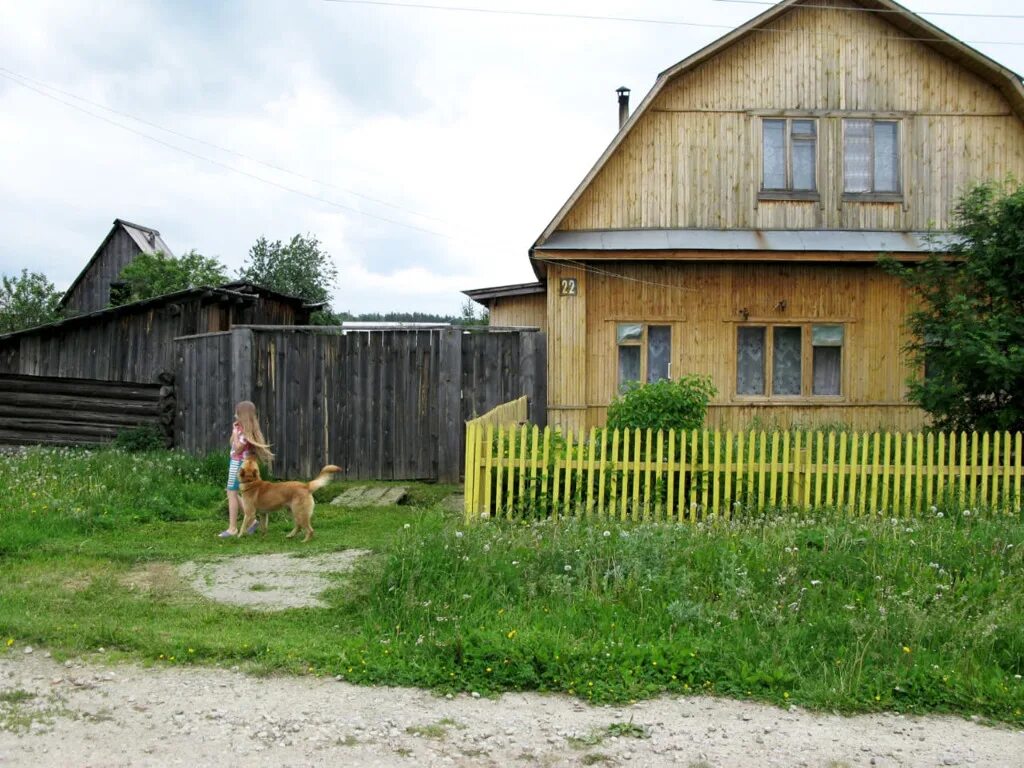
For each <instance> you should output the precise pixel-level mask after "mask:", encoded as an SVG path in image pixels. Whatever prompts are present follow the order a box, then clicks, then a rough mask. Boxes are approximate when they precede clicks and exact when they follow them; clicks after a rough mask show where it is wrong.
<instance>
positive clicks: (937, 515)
mask: <svg viewBox="0 0 1024 768" xmlns="http://www.w3.org/2000/svg"><path fill="white" fill-rule="evenodd" d="M935 516H936V517H945V515H944V514H943V513H942V512H939V513H938V514H936V515H935Z"/></svg>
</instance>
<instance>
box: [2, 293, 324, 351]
mask: <svg viewBox="0 0 1024 768" xmlns="http://www.w3.org/2000/svg"><path fill="white" fill-rule="evenodd" d="M243 289H244V290H243ZM214 296H216V297H222V298H224V299H234V300H236V301H240V302H250V301H254V300H255V298H256V296H267V297H269V298H275V299H278V300H280V301H283V302H286V303H297V304H300V305H302V306H304V307H305V306H308V305H306V303H305V302H304V301H303V300H302V299H300V298H298V297H295V296H288V295H286V294H283V293H278V292H277V291H272V290H270V289H269V288H263V287H262V286H255V285H252V284H250V283H228V284H227V285H224V286H220V287H217V288H214V287H211V286H205V285H201V286H196V287H194V288H186V289H184V290H182V291H175V292H174V293H165V294H164V295H162V296H154V297H152V298H150V299H143V300H142V301H133V302H131V303H129V304H122V305H120V306H118V307H105V308H104V309H97V310H96V311H94V312H86V313H84V314H81V315H73V316H72V317H67V318H64V319H63V320H57V321H55V322H52V323H46V324H45V325H37V326H35V327H33V328H24V329H22V330H20V331H14V332H12V333H5V334H0V341H7V340H9V339H13V338H17V337H19V336H26V335H30V334H33V333H41V332H46V331H51V330H60V329H63V328H71V327H75V326H78V325H85V324H87V323H91V322H94V321H96V320H99V319H107V318H112V317H120V316H122V315H131V314H134V313H136V312H141V311H143V310H148V309H152V308H154V307H160V306H164V305H167V304H173V303H175V302H177V301H182V300H184V299H191V298H197V297H199V298H212V297H214Z"/></svg>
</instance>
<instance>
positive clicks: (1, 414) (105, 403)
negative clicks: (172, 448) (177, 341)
mask: <svg viewBox="0 0 1024 768" xmlns="http://www.w3.org/2000/svg"><path fill="white" fill-rule="evenodd" d="M174 410H175V403H174V393H173V388H172V387H171V386H169V381H168V382H167V383H165V384H164V385H161V384H126V383H122V382H115V381H103V380H98V379H70V378H63V377H51V376H19V375H10V374H0V445H33V444H43V445H98V444H101V443H105V442H109V441H111V440H113V439H114V437H116V436H117V433H118V432H121V431H123V430H126V429H132V428H133V427H144V426H145V427H153V428H154V429H157V430H159V431H160V432H161V433H163V434H164V435H165V436H166V439H167V443H168V445H170V442H171V425H172V423H173V414H174Z"/></svg>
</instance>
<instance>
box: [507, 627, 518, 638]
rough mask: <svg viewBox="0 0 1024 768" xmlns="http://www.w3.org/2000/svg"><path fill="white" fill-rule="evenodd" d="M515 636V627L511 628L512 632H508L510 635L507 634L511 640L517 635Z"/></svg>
mask: <svg viewBox="0 0 1024 768" xmlns="http://www.w3.org/2000/svg"><path fill="white" fill-rule="evenodd" d="M515 636H516V630H514V629H513V630H511V631H510V632H509V633H508V635H507V637H508V639H509V640H511V639H512V638H513V637H515Z"/></svg>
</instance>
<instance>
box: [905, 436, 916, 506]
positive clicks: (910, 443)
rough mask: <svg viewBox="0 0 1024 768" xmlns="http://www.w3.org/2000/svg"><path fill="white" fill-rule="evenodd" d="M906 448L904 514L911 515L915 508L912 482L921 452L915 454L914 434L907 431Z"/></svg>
mask: <svg viewBox="0 0 1024 768" xmlns="http://www.w3.org/2000/svg"><path fill="white" fill-rule="evenodd" d="M905 439H906V441H907V445H906V450H905V451H904V452H903V472H904V476H903V514H904V516H906V517H910V515H911V513H912V511H913V509H912V507H911V502H912V498H911V490H912V489H911V484H912V483H913V480H914V468H915V466H916V467H920V454H918V456H917V457H915V456H914V436H913V435H912V434H910V433H909V432H908V433H907V436H906V438H905Z"/></svg>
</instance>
